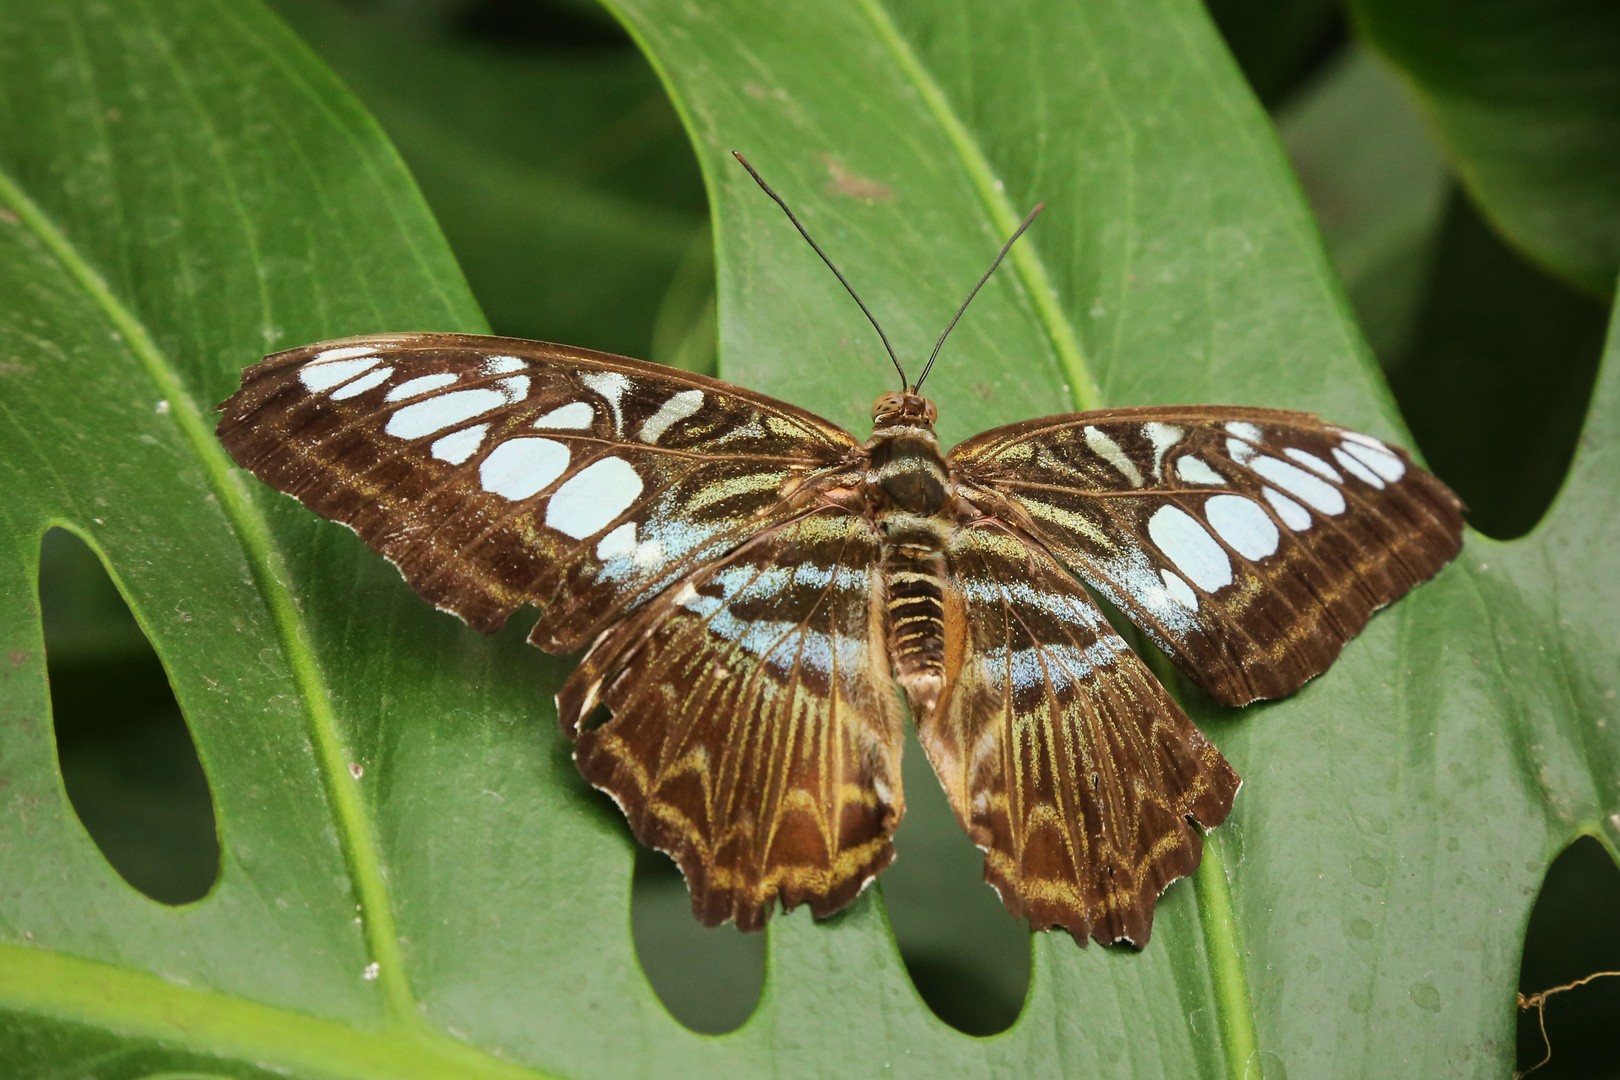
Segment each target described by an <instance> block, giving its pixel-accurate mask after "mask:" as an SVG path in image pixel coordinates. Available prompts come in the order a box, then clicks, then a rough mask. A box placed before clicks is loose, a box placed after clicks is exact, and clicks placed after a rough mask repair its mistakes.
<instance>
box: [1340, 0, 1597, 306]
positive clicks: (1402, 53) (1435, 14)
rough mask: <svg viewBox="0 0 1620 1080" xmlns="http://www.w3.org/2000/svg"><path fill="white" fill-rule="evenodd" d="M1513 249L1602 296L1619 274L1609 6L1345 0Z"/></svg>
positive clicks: (1517, 0)
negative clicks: (1406, 83) (1408, 85)
mask: <svg viewBox="0 0 1620 1080" xmlns="http://www.w3.org/2000/svg"><path fill="white" fill-rule="evenodd" d="M1349 7H1350V9H1351V10H1352V11H1353V12H1354V14H1355V16H1356V20H1357V23H1358V25H1359V27H1360V29H1361V30H1362V32H1363V33H1364V34H1365V35H1366V36H1367V38H1368V39H1370V40H1371V41H1372V42H1373V43H1374V44H1375V45H1376V46H1377V47H1378V48H1379V49H1381V50H1382V51H1383V52H1384V53H1385V55H1386V56H1388V57H1389V58H1390V59H1391V60H1392V61H1393V62H1394V63H1395V65H1396V66H1397V67H1399V68H1400V69H1401V71H1402V72H1403V73H1404V74H1405V76H1406V77H1407V79H1408V80H1409V81H1410V82H1411V84H1412V87H1413V89H1414V90H1415V91H1416V92H1417V94H1418V96H1419V98H1420V99H1421V100H1422V102H1423V104H1424V106H1425V108H1426V110H1427V111H1428V113H1429V118H1430V120H1431V121H1432V122H1433V124H1434V126H1435V128H1436V130H1437V132H1438V133H1439V136H1440V141H1441V143H1442V145H1443V146H1444V147H1445V149H1446V151H1447V154H1448V156H1449V157H1450V159H1451V164H1452V167H1453V168H1454V169H1455V170H1456V171H1457V174H1458V176H1460V177H1461V178H1462V181H1463V183H1464V184H1465V185H1467V187H1468V189H1469V192H1470V193H1471V194H1472V195H1473V196H1474V199H1475V201H1477V202H1478V203H1479V205H1480V206H1481V207H1483V208H1484V209H1485V211H1486V213H1487V214H1488V215H1489V217H1490V219H1491V221H1492V223H1493V224H1495V226H1496V227H1497V228H1498V229H1500V230H1501V231H1502V233H1503V235H1504V236H1506V237H1507V238H1508V239H1509V240H1510V241H1511V242H1512V243H1513V244H1514V246H1515V247H1517V248H1519V249H1520V250H1521V251H1523V252H1524V253H1525V254H1527V255H1528V256H1529V257H1530V258H1532V259H1534V260H1536V261H1537V262H1539V263H1541V264H1542V265H1544V266H1546V267H1548V268H1549V269H1551V270H1552V271H1553V272H1555V273H1557V274H1559V275H1561V276H1563V277H1564V278H1566V279H1567V280H1569V281H1571V282H1573V283H1574V284H1576V285H1578V286H1580V287H1581V288H1583V289H1585V290H1587V291H1588V292H1591V293H1593V294H1595V295H1597V296H1601V297H1604V298H1607V297H1608V295H1609V293H1611V292H1612V291H1613V289H1614V284H1615V273H1616V271H1617V270H1620V66H1617V65H1616V64H1615V62H1614V58H1615V56H1616V55H1620V6H1616V5H1615V4H1613V3H1611V2H1609V0H1350V3H1349Z"/></svg>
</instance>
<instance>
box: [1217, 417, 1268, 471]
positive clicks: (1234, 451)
mask: <svg viewBox="0 0 1620 1080" xmlns="http://www.w3.org/2000/svg"><path fill="white" fill-rule="evenodd" d="M1226 430H1227V431H1229V432H1231V433H1232V434H1233V435H1235V436H1237V438H1234V439H1227V440H1226V456H1227V457H1229V458H1231V459H1232V460H1233V461H1235V462H1237V463H1238V464H1239V465H1247V464H1248V463H1249V459H1250V458H1252V457H1253V456H1254V455H1255V453H1256V452H1257V448H1256V447H1255V446H1254V445H1253V444H1255V443H1257V442H1260V441H1261V432H1260V429H1259V428H1258V427H1256V426H1255V425H1253V424H1250V423H1248V422H1246V421H1243V420H1233V421H1232V422H1231V423H1229V424H1227V425H1226ZM1244 440H1248V441H1247V442H1245V441H1244Z"/></svg>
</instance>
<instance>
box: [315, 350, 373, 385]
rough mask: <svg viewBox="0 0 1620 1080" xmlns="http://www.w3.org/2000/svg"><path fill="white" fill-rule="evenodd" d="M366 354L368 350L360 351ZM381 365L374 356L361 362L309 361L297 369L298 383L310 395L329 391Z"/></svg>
mask: <svg viewBox="0 0 1620 1080" xmlns="http://www.w3.org/2000/svg"><path fill="white" fill-rule="evenodd" d="M332 351H333V352H334V353H347V352H348V350H347V349H333V350H332ZM360 351H361V352H363V353H368V352H370V351H371V350H370V349H361V350H360ZM380 363H382V361H381V360H380V359H378V358H377V357H375V356H368V357H366V358H365V359H363V360H346V359H338V358H337V357H335V356H334V357H333V358H332V359H331V360H311V361H310V362H309V363H307V364H305V365H304V366H303V367H301V368H299V369H298V381H299V382H301V383H303V384H304V389H306V390H308V391H309V392H310V393H312V394H318V393H320V392H321V391H322V390H330V389H332V387H334V386H336V385H337V384H338V383H346V382H348V381H349V380H350V379H352V378H354V377H355V376H356V375H359V374H362V373H363V372H367V371H370V370H371V369H372V368H374V367H376V366H377V365H378V364H380Z"/></svg>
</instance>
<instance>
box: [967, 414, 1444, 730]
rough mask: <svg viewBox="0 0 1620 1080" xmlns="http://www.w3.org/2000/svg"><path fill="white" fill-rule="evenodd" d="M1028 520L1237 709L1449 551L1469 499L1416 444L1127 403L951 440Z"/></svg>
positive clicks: (997, 497) (989, 495)
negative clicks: (1424, 463) (1415, 450)
mask: <svg viewBox="0 0 1620 1080" xmlns="http://www.w3.org/2000/svg"><path fill="white" fill-rule="evenodd" d="M950 460H951V463H952V466H953V468H955V469H956V470H957V471H958V475H959V477H960V479H961V481H962V482H963V484H964V485H965V488H966V490H968V491H969V492H970V494H969V497H970V498H973V499H975V500H976V501H979V502H982V503H983V504H984V505H985V506H986V507H987V508H988V509H989V510H990V511H991V512H993V513H996V514H998V515H1000V516H1002V517H1004V518H1005V519H1007V520H1009V521H1012V522H1015V523H1017V524H1018V525H1019V526H1020V527H1021V528H1023V529H1025V530H1027V531H1028V533H1029V534H1030V535H1031V536H1032V537H1034V538H1035V539H1036V540H1038V541H1039V542H1040V543H1041V544H1043V545H1044V546H1045V547H1046V548H1047V549H1049V550H1050V551H1051V552H1052V553H1053V554H1054V555H1056V556H1057V557H1058V558H1059V559H1060V560H1061V561H1062V562H1063V563H1064V564H1065V565H1066V566H1068V567H1069V568H1070V569H1072V570H1073V571H1074V572H1075V573H1076V574H1077V575H1079V576H1080V577H1081V578H1082V579H1084V580H1085V581H1086V582H1087V583H1088V584H1090V585H1091V586H1092V587H1094V588H1095V589H1097V590H1098V592H1099V593H1101V594H1102V595H1103V596H1104V597H1106V598H1107V599H1108V600H1109V602H1111V603H1113V604H1114V605H1115V606H1116V607H1118V608H1119V609H1120V610H1121V611H1123V612H1124V613H1125V614H1126V616H1127V617H1128V618H1130V620H1131V621H1132V622H1134V623H1136V625H1137V626H1139V627H1141V629H1142V630H1143V631H1144V632H1145V633H1146V634H1147V635H1148V637H1149V638H1151V639H1152V640H1153V642H1154V644H1156V645H1158V646H1159V647H1160V648H1161V649H1163V650H1164V651H1165V652H1166V653H1167V654H1168V655H1169V656H1170V657H1171V659H1172V660H1174V661H1175V663H1176V664H1177V666H1178V667H1179V668H1180V669H1181V671H1182V672H1183V673H1184V674H1185V675H1187V677H1188V678H1190V679H1191V680H1193V681H1194V682H1195V683H1197V684H1198V685H1199V686H1200V687H1202V688H1203V689H1204V690H1205V691H1207V692H1208V693H1209V694H1210V695H1211V696H1213V697H1214V698H1216V699H1217V700H1218V701H1221V702H1223V703H1225V704H1230V705H1242V704H1246V703H1247V702H1250V701H1253V700H1255V699H1257V698H1274V697H1280V696H1282V695H1285V694H1289V693H1292V692H1293V691H1295V690H1297V689H1299V687H1300V686H1301V685H1302V684H1303V683H1304V682H1305V681H1306V680H1307V679H1310V678H1311V677H1312V676H1315V675H1318V674H1320V673H1321V672H1323V671H1325V670H1326V669H1327V668H1328V666H1329V665H1330V664H1332V663H1333V661H1334V659H1335V658H1337V656H1338V655H1339V651H1340V650H1341V649H1342V648H1343V647H1344V645H1345V643H1346V642H1348V641H1349V640H1350V638H1352V637H1353V636H1355V634H1357V633H1358V632H1360V630H1361V628H1362V627H1363V626H1365V625H1366V624H1367V621H1368V619H1370V618H1371V617H1372V614H1373V612H1374V611H1376V610H1377V609H1378V608H1380V607H1382V606H1384V605H1385V604H1388V603H1390V602H1391V601H1393V600H1395V599H1396V598H1398V597H1399V596H1401V595H1402V594H1404V593H1405V592H1406V591H1407V590H1409V589H1411V588H1412V587H1413V586H1415V585H1417V584H1418V583H1419V582H1421V581H1424V580H1425V579H1427V578H1428V577H1430V576H1431V575H1433V574H1434V573H1435V572H1436V571H1437V570H1439V569H1440V568H1441V567H1442V566H1444V565H1445V564H1446V563H1447V562H1449V561H1450V560H1451V559H1452V557H1453V556H1455V555H1456V553H1457V551H1458V549H1459V548H1460V547H1461V544H1462V514H1461V510H1462V504H1461V502H1460V501H1459V500H1458V499H1457V497H1456V496H1455V495H1453V494H1452V493H1451V491H1450V490H1449V489H1448V488H1447V487H1446V486H1445V485H1444V484H1443V483H1441V482H1440V481H1439V480H1438V479H1436V478H1435V477H1434V476H1432V475H1430V474H1429V473H1427V472H1425V471H1423V470H1422V469H1420V468H1418V467H1417V466H1416V465H1415V464H1414V463H1413V462H1412V460H1411V458H1410V456H1409V455H1407V454H1406V452H1405V451H1403V450H1401V449H1399V448H1398V447H1393V446H1390V445H1388V444H1386V443H1383V442H1381V441H1380V440H1377V439H1373V438H1370V437H1368V436H1365V435H1361V434H1358V433H1356V432H1352V431H1347V430H1345V429H1343V428H1338V427H1335V426H1333V425H1330V424H1326V423H1324V422H1322V421H1321V420H1320V419H1318V418H1317V417H1315V416H1311V415H1309V414H1306V413H1295V412H1283V411H1280V410H1274V409H1241V408H1235V407H1227V406H1173V407H1155V408H1140V409H1115V410H1110V411H1107V412H1100V413H1079V414H1073V415H1068V416H1053V417H1046V418H1044V419H1041V420H1031V421H1027V422H1024V423H1021V424H1014V425H1011V426H1009V427H1005V428H999V429H996V430H994V431H987V432H985V433H984V434H982V435H978V436H975V437H974V438H972V439H969V440H968V441H967V442H964V443H962V444H961V445H959V446H957V447H956V448H955V449H954V450H952V451H951V456H950Z"/></svg>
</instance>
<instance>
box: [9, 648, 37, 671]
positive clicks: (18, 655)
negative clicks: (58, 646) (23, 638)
mask: <svg viewBox="0 0 1620 1080" xmlns="http://www.w3.org/2000/svg"><path fill="white" fill-rule="evenodd" d="M32 655H33V654H32V653H30V652H28V651H26V650H24V649H13V650H12V652H11V657H10V659H11V666H12V667H22V666H23V665H24V664H26V663H28V658H29V657H30V656H32Z"/></svg>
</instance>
